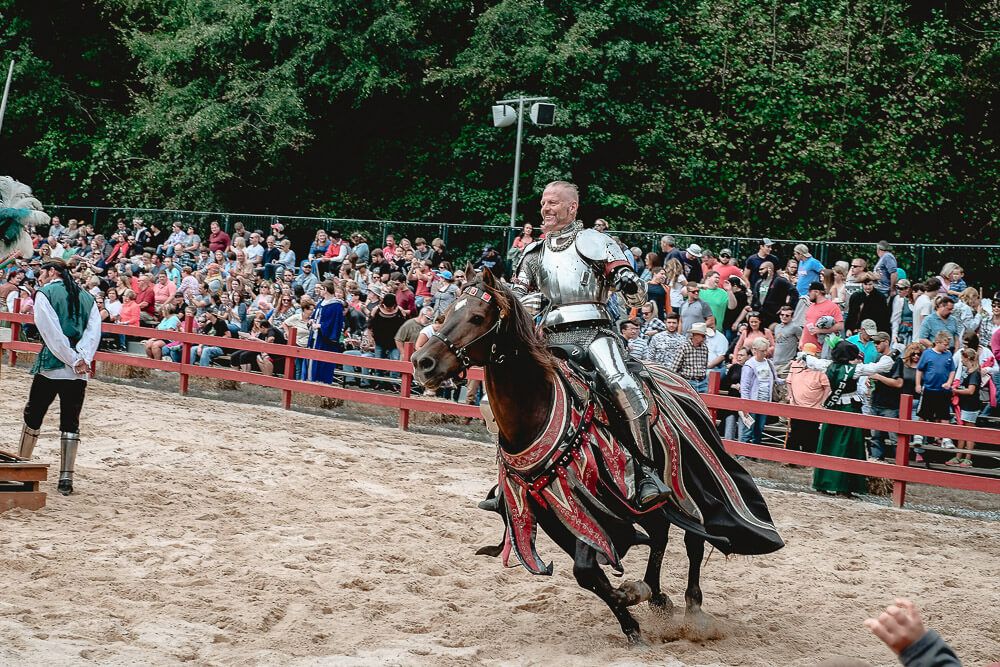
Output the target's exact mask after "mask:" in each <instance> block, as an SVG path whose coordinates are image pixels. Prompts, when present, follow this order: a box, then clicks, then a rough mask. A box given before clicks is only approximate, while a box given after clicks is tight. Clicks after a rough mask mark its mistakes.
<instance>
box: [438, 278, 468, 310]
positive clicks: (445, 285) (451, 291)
mask: <svg viewBox="0 0 1000 667" xmlns="http://www.w3.org/2000/svg"><path fill="white" fill-rule="evenodd" d="M437 275H438V277H439V278H440V279H441V280H439V281H438V282H437V283H435V284H436V287H435V288H434V295H433V296H432V297H431V307H432V308H434V317H435V318H436V317H437V316H438V315H441V314H443V313H444V311H446V310H448V307H449V306H451V304H453V303H455V299H457V298H458V286H456V285H455V279H454V277H453V275H452V273H451V271H447V270H444V271H438V273H437ZM462 276H463V277H464V276H465V273H464V272H463V274H462Z"/></svg>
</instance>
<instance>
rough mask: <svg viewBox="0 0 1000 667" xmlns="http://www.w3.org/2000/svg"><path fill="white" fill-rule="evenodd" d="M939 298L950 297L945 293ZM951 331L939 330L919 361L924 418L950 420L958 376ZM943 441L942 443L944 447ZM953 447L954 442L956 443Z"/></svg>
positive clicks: (918, 380) (920, 391)
mask: <svg viewBox="0 0 1000 667" xmlns="http://www.w3.org/2000/svg"><path fill="white" fill-rule="evenodd" d="M938 298H939V299H944V300H945V301H948V304H949V306H950V304H951V300H950V299H949V298H948V297H946V296H940V297H938ZM951 343H952V337H951V334H950V333H948V332H947V331H938V333H937V334H936V335H935V336H934V346H933V347H932V348H930V349H927V350H924V352H923V354H922V355H921V356H920V362H919V363H918V364H917V380H916V386H915V389H916V392H917V394H919V395H920V408H919V409H918V410H917V415H918V416H919V417H920V418H921V419H922V420H924V421H929V422H948V421H949V420H950V419H951V389H952V387H951V383H952V382H953V381H954V379H955V362H954V360H953V359H952V356H951V352H949V351H948V346H949V345H951ZM945 444H946V443H945V442H942V446H945ZM953 446H954V445H953Z"/></svg>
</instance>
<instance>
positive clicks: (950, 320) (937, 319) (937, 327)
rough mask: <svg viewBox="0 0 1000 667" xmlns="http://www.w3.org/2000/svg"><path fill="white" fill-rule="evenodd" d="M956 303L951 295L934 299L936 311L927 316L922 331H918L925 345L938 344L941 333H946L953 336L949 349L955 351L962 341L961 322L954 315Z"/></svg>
mask: <svg viewBox="0 0 1000 667" xmlns="http://www.w3.org/2000/svg"><path fill="white" fill-rule="evenodd" d="M954 309H955V303H954V302H953V301H952V300H951V297H948V296H946V295H943V294H942V295H940V296H938V297H937V298H936V299H935V300H934V312H933V313H931V314H930V315H928V316H927V317H925V318H924V319H923V320H922V321H921V323H920V331H918V332H917V339H918V340H919V341H920V342H921V343H923V344H924V347H931V346H933V345H936V343H934V342H933V341H936V340H937V336H938V334H940V333H945V334H947V335H949V336H950V337H951V340H950V341H949V343H948V349H949V350H952V351H954V350H955V348H956V346H957V345H958V344H959V342H960V341H961V338H959V335H958V334H959V331H958V330H959V327H960V326H961V324H960V323H959V321H958V318H957V317H952V311H953V310H954Z"/></svg>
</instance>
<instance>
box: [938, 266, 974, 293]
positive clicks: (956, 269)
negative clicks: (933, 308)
mask: <svg viewBox="0 0 1000 667" xmlns="http://www.w3.org/2000/svg"><path fill="white" fill-rule="evenodd" d="M941 278H942V280H941V283H942V285H943V287H944V291H945V294H947V295H948V297H949V298H950V299H951V300H952V301H958V297H959V296H961V294H962V292H963V291H964V290H965V288H966V287H968V285H966V283H965V270H964V269H963V268H962V267H961V266H959V265H958V264H956V263H954V262H948V263H947V264H945V265H944V268H943V269H941Z"/></svg>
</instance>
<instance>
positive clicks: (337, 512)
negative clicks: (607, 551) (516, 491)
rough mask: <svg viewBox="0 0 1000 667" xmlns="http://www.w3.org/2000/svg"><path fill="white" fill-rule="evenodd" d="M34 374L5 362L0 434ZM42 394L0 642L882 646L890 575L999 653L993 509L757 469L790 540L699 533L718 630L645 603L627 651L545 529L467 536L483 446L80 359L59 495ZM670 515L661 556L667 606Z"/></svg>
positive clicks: (55, 653) (456, 659)
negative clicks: (231, 395)
mask: <svg viewBox="0 0 1000 667" xmlns="http://www.w3.org/2000/svg"><path fill="white" fill-rule="evenodd" d="M28 382H29V377H28V375H27V374H26V373H25V372H24V370H23V369H17V370H10V369H8V368H4V369H3V379H2V382H0V389H2V393H3V396H2V398H0V405H2V415H3V420H4V423H5V424H6V425H7V426H5V428H4V429H3V433H2V438H0V449H8V450H9V449H13V448H14V446H15V442H16V439H17V434H18V432H19V430H20V419H21V417H20V414H21V409H22V406H23V404H24V400H25V396H26V394H27V391H28ZM251 413H252V414H251ZM55 416H56V415H55V410H53V411H52V412H51V413H50V414H49V416H48V418H47V419H46V423H45V426H44V428H43V432H42V437H41V439H40V441H39V446H38V449H37V450H36V458H37V459H39V460H41V461H43V462H48V463H51V464H53V470H52V471H51V472H50V480H49V482H48V483H47V485H46V486H47V490H48V492H49V493H50V495H49V501H48V506H47V507H46V508H45V509H44V510H42V511H39V512H29V511H22V510H15V511H12V512H9V513H7V514H4V515H0V571H2V572H3V576H4V582H3V594H2V595H0V664H2V665H9V664H24V665H41V664H45V665H80V664H102V665H108V664H115V665H136V664H146V665H169V664H176V663H180V662H191V663H194V664H206V665H225V666H230V665H319V664H324V665H327V664H335V665H374V664H403V665H411V664H422V665H467V664H495V665H522V664H535V665H549V664H572V665H608V664H616V665H624V664H628V665H638V664H649V665H679V664H683V665H761V666H773V665H814V664H815V663H816V662H818V661H819V659H820V658H823V657H828V656H832V655H847V656H854V657H858V658H862V659H864V660H867V661H868V662H870V663H871V664H873V665H893V664H897V663H896V661H895V658H894V656H892V655H891V654H890V652H889V651H888V649H886V648H885V647H884V646H883V645H882V644H881V642H879V641H878V640H877V639H875V638H874V637H873V636H871V635H870V634H869V633H868V632H867V631H866V630H865V629H864V627H863V626H862V621H863V620H864V619H865V618H866V617H867V616H869V615H871V614H874V613H876V612H877V611H879V610H880V609H881V608H882V607H883V606H884V605H885V604H886V603H887V602H889V601H891V599H892V598H893V597H894V596H899V595H904V596H907V597H911V598H913V599H914V600H916V601H917V602H918V604H919V605H920V606H921V607H922V608H923V610H924V613H925V616H926V618H928V619H929V625H931V626H933V627H935V628H937V629H938V630H939V631H940V632H941V633H942V634H943V635H944V636H945V638H947V639H948V640H949V641H950V642H951V643H952V645H953V646H954V647H955V649H956V650H957V651H958V653H959V655H960V656H962V657H963V659H964V660H965V664H967V665H982V664H985V663H988V662H989V661H990V660H994V659H998V658H1000V633H998V632H997V628H998V627H1000V620H998V619H1000V613H998V612H997V610H998V609H1000V586H997V578H996V576H997V570H996V567H997V563H1000V540H998V539H997V528H998V526H997V524H991V523H987V522H982V521H976V520H970V519H957V518H949V517H944V516H938V515H931V514H924V513H918V512H914V511H896V510H889V509H885V508H881V507H875V506H872V505H866V504H863V503H860V502H852V501H845V500H833V499H826V498H820V497H817V496H815V495H810V494H803V493H787V492H772V491H765V497H766V498H767V500H768V503H769V504H770V507H771V511H772V513H773V514H774V518H775V523H776V524H777V526H778V527H779V530H781V532H782V534H783V536H784V538H785V540H786V542H787V547H786V548H785V549H783V550H782V551H780V552H778V553H776V554H773V555H770V556H764V557H759V558H755V559H753V560H746V559H736V560H731V561H727V560H726V559H724V558H723V557H721V555H720V554H718V553H714V554H711V555H710V556H709V558H708V561H707V563H706V564H705V567H704V572H703V581H702V587H703V589H704V593H705V610H706V611H707V612H709V613H711V614H713V615H714V616H715V617H716V619H717V628H716V630H717V636H716V637H713V638H704V637H692V636H691V633H690V632H689V631H687V630H686V629H685V627H684V625H683V620H684V619H683V614H682V612H680V611H677V612H676V613H675V614H674V615H673V616H672V617H669V618H663V617H660V616H657V615H656V614H654V613H653V612H652V611H651V610H650V609H649V608H648V607H647V606H646V605H640V606H639V607H636V608H635V609H636V615H637V617H638V618H639V621H640V623H642V625H643V628H644V631H645V634H646V637H647V638H648V639H649V641H650V643H651V647H650V648H649V649H647V650H644V651H636V650H631V649H629V648H627V647H626V646H625V643H624V640H623V636H622V635H621V633H620V632H619V629H618V624H617V623H616V622H615V621H614V619H613V617H612V615H611V613H610V612H609V611H608V609H607V608H606V607H605V605H604V604H603V603H602V602H601V601H600V600H598V599H597V597H595V596H593V595H591V594H590V593H587V592H585V591H583V590H582V589H580V588H579V587H578V586H577V585H576V583H575V581H574V579H573V576H572V564H571V561H570V559H569V558H568V557H567V556H565V555H564V554H563V553H562V552H560V551H559V550H558V549H556V548H555V547H554V546H553V545H552V544H551V543H550V542H549V541H548V540H547V539H544V538H543V539H541V540H540V543H539V550H540V552H541V553H542V555H543V557H544V558H546V559H547V560H553V561H554V562H555V575H554V576H553V577H551V578H544V577H532V576H531V575H529V574H528V573H527V572H526V571H525V570H523V569H521V568H510V569H504V568H502V567H501V564H500V562H499V560H498V559H494V558H488V557H485V556H475V555H474V552H475V550H476V549H477V548H478V547H480V546H483V545H486V544H495V543H496V542H497V541H498V538H499V536H500V529H501V526H500V523H499V521H498V519H496V518H495V515H492V514H488V513H485V512H482V511H480V510H478V509H476V506H475V504H476V502H477V501H478V500H480V499H481V498H482V496H483V495H484V494H485V492H486V491H487V490H488V488H489V487H490V485H491V479H492V478H493V477H495V471H494V465H495V464H494V452H493V450H492V449H491V448H490V447H487V446H484V445H482V444H476V443H469V442H468V441H463V440H462V439H461V438H460V437H455V438H438V437H433V436H428V435H422V434H417V433H403V432H400V431H398V430H394V429H388V428H379V427H371V426H365V425H355V424H352V423H350V422H347V421H343V420H334V419H328V418H323V417H316V416H311V415H307V414H301V413H296V412H284V411H282V410H280V409H277V408H272V407H262V408H254V407H251V406H246V405H233V404H227V403H224V402H220V401H209V400H201V399H186V400H182V399H180V398H179V397H178V396H176V395H170V394H164V393H158V392H155V391H149V390H145V389H135V388H131V387H126V386H120V385H115V384H108V383H104V382H99V381H97V382H93V383H92V384H91V386H90V389H89V394H88V397H87V403H86V406H85V408H84V415H83V429H82V431H83V433H82V447H81V451H80V458H79V462H78V469H77V470H78V472H77V484H76V486H77V494H76V495H74V496H71V497H69V498H63V497H62V496H59V495H57V494H56V493H55V479H56V477H57V471H58V433H57V425H58V421H57V419H56V418H55ZM456 435H458V434H456ZM681 536H682V534H681V533H680V532H679V531H676V532H675V533H674V534H673V535H672V538H673V539H672V540H671V546H670V548H669V550H668V553H667V561H666V563H665V567H664V588H665V590H666V591H667V592H668V593H669V594H670V596H671V598H672V600H673V601H674V603H675V605H677V607H678V608H682V607H683V596H682V593H683V588H684V584H685V576H686V567H687V564H686V561H685V556H684V549H683V540H682V539H680V538H681ZM646 554H647V550H646V549H645V548H639V549H636V550H635V551H634V552H632V553H630V554H629V556H628V558H627V559H626V561H625V564H626V578H629V579H638V578H640V577H641V574H642V568H643V566H644V563H645V556H646Z"/></svg>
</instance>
